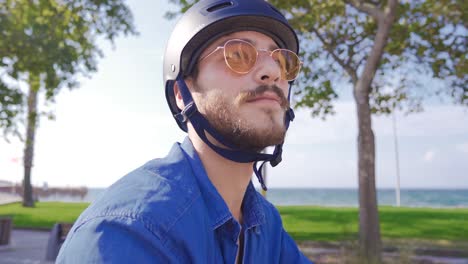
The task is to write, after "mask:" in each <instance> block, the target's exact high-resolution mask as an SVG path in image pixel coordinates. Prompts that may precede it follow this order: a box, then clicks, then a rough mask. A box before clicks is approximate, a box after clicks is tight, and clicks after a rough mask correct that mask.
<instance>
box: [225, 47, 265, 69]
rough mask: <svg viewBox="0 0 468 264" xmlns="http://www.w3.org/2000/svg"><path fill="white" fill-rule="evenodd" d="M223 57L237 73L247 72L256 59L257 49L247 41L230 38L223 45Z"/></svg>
mask: <svg viewBox="0 0 468 264" xmlns="http://www.w3.org/2000/svg"><path fill="white" fill-rule="evenodd" d="M224 57H225V58H226V64H227V65H228V66H229V68H231V70H233V71H235V72H237V73H248V72H249V71H250V70H251V69H252V68H253V66H254V65H255V62H256V60H257V50H256V49H255V47H254V46H252V45H251V44H249V43H247V42H244V41H239V40H231V41H228V42H226V44H225V46H224Z"/></svg>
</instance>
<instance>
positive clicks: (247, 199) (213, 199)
mask: <svg viewBox="0 0 468 264" xmlns="http://www.w3.org/2000/svg"><path fill="white" fill-rule="evenodd" d="M181 149H182V151H183V152H184V153H185V154H186V156H187V158H188V161H189V163H190V166H191V167H192V169H193V172H194V174H195V177H196V179H197V182H198V185H199V188H200V192H201V194H202V197H203V199H204V201H205V203H206V205H207V208H208V215H209V217H210V219H211V220H212V223H211V224H212V227H213V229H216V228H218V227H220V226H222V225H223V224H225V223H226V222H227V221H229V220H230V219H233V216H232V214H231V212H230V211H229V208H228V206H227V204H226V202H225V201H224V200H223V198H222V197H221V195H220V194H219V193H218V191H217V190H216V188H215V187H214V185H213V184H212V183H211V181H210V179H209V178H208V175H207V174H206V171H205V168H204V167H203V164H202V162H201V160H200V158H199V157H198V154H197V152H196V151H195V149H194V147H193V144H192V142H191V141H190V139H189V138H188V137H186V138H185V140H184V142H183V143H182V144H181ZM259 195H260V194H259V193H258V192H257V191H256V190H255V188H254V186H253V184H252V182H250V183H249V185H248V186H247V190H246V192H245V195H244V199H243V201H242V213H243V220H244V226H245V228H247V229H248V228H251V227H253V226H257V225H261V224H263V223H265V213H264V208H263V205H262V203H261V198H260V197H258V196H259Z"/></svg>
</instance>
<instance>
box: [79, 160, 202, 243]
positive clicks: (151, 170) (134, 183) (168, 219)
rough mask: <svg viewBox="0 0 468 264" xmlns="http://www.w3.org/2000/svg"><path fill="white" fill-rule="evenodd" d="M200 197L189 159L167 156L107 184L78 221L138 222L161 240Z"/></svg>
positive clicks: (83, 223) (84, 222) (80, 223)
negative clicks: (120, 220)
mask: <svg viewBox="0 0 468 264" xmlns="http://www.w3.org/2000/svg"><path fill="white" fill-rule="evenodd" d="M199 196H200V190H199V188H198V185H197V183H196V180H195V179H194V177H193V172H192V169H191V167H190V165H189V164H188V162H187V161H186V160H185V159H184V158H183V157H179V158H177V157H176V158H174V157H173V156H168V157H166V158H163V159H156V160H152V161H150V162H148V163H146V164H145V165H143V166H142V167H140V168H138V169H136V170H134V171H132V172H130V173H129V174H127V175H126V176H124V177H123V178H122V179H120V180H119V181H117V182H116V183H115V184H113V185H112V186H111V187H109V188H108V189H107V190H106V191H105V192H104V193H103V194H102V195H101V197H99V198H98V199H97V200H96V201H94V202H93V203H92V204H91V205H90V207H89V208H88V209H86V211H85V212H84V213H83V214H82V215H81V216H80V218H79V219H78V220H77V222H76V224H75V226H74V227H73V229H72V232H75V231H77V230H78V229H79V228H80V226H82V225H85V224H86V223H87V222H89V221H115V219H126V221H129V222H138V223H139V224H140V225H142V226H143V227H144V228H146V229H147V230H148V231H150V232H151V233H153V234H154V235H155V236H156V237H158V238H159V239H161V240H164V239H165V238H166V233H168V232H169V230H170V229H171V228H172V227H173V225H175V224H176V223H177V222H178V221H179V219H180V218H181V217H183V214H184V213H185V212H186V211H187V210H188V209H189V208H190V207H191V206H192V205H193V204H194V201H195V200H197V199H198V198H199Z"/></svg>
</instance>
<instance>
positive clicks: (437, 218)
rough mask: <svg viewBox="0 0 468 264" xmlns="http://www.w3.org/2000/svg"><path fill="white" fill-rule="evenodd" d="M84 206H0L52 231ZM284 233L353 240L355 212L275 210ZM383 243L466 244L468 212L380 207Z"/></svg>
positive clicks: (1, 211) (19, 221)
mask: <svg viewBox="0 0 468 264" xmlns="http://www.w3.org/2000/svg"><path fill="white" fill-rule="evenodd" d="M87 206H88V204H87V203H59V202H39V203H36V207H35V208H23V207H22V206H21V204H20V203H15V204H9V205H0V215H11V216H13V224H14V227H17V228H18V227H19V228H51V227H52V226H53V225H54V223H56V222H73V221H75V220H76V218H77V217H78V215H79V214H80V213H81V212H82V211H83V210H84V209H85V208H86V207H87ZM278 209H279V211H280V213H281V215H282V218H283V224H284V227H285V229H286V230H287V231H288V233H289V234H291V236H292V237H293V238H294V239H295V240H298V241H301V240H312V241H343V240H355V239H356V238H357V231H358V209H357V208H331V207H315V206H280V207H278ZM379 212H380V215H379V218H380V225H381V233H382V237H383V238H384V239H396V240H398V239H421V240H432V241H461V242H468V209H429V208H395V207H380V208H379Z"/></svg>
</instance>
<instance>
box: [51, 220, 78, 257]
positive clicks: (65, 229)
mask: <svg viewBox="0 0 468 264" xmlns="http://www.w3.org/2000/svg"><path fill="white" fill-rule="evenodd" d="M72 227H73V223H56V224H55V225H54V227H52V229H51V230H50V235H49V241H48V242H47V248H46V260H49V261H55V259H56V258H57V255H58V253H59V251H60V248H61V247H62V244H63V242H65V239H66V238H67V235H68V233H69V232H70V230H71V228H72Z"/></svg>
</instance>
